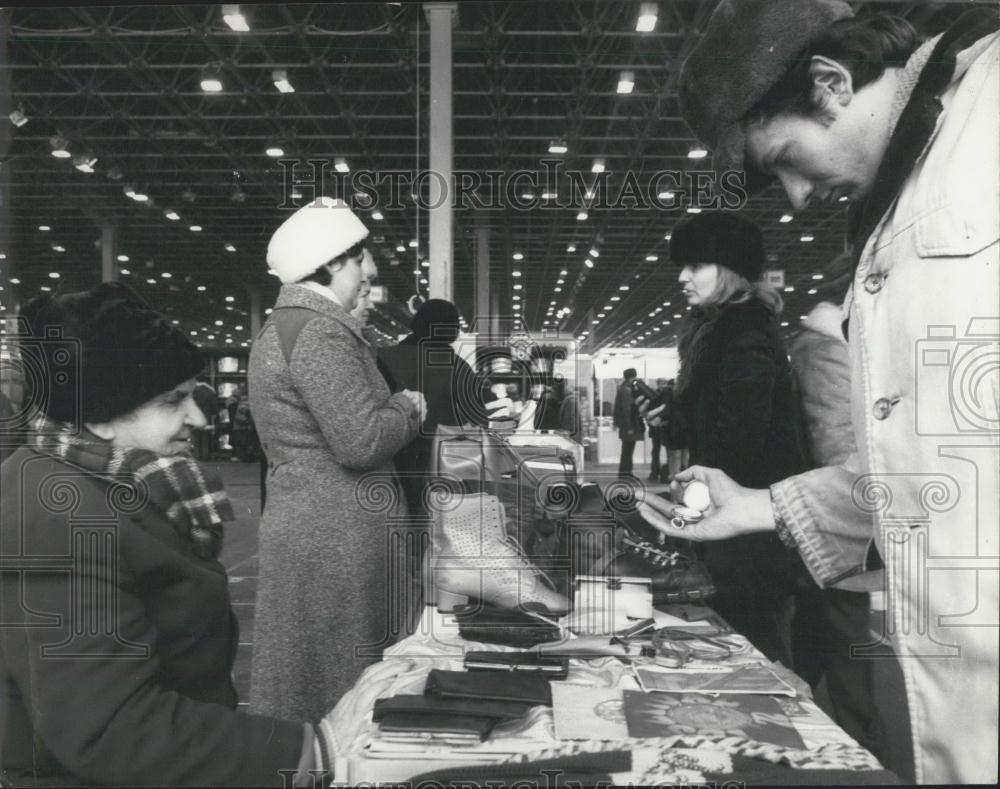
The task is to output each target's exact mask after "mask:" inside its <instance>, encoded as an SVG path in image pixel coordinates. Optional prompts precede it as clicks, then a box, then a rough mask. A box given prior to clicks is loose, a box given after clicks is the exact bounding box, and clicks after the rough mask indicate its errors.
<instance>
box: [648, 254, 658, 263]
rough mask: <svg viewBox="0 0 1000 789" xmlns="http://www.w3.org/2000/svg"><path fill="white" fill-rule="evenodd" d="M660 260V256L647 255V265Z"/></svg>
mask: <svg viewBox="0 0 1000 789" xmlns="http://www.w3.org/2000/svg"><path fill="white" fill-rule="evenodd" d="M659 259H660V257H659V255H646V262H647V263H655V262H656V261H657V260H659Z"/></svg>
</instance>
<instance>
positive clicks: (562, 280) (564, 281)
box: [556, 279, 566, 285]
mask: <svg viewBox="0 0 1000 789" xmlns="http://www.w3.org/2000/svg"><path fill="white" fill-rule="evenodd" d="M565 284H566V280H564V279H557V280H556V285H565Z"/></svg>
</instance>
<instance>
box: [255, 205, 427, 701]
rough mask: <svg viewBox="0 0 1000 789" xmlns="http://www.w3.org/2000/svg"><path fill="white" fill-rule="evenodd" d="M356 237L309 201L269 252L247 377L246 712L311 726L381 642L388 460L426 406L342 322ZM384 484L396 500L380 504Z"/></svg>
mask: <svg viewBox="0 0 1000 789" xmlns="http://www.w3.org/2000/svg"><path fill="white" fill-rule="evenodd" d="M367 235H368V230H367V229H366V228H365V226H364V225H363V224H362V223H361V221H360V220H359V219H358V218H357V217H356V216H355V215H354V213H353V212H352V211H351V210H350V209H349V208H348V207H347V206H346V205H345V204H344V203H343V202H340V201H334V200H330V199H329V198H321V199H319V200H316V201H314V202H313V203H311V204H310V205H308V206H306V207H304V208H301V209H299V210H298V211H296V212H295V213H294V214H293V215H292V216H291V217H289V218H288V219H287V220H286V221H285V222H284V223H283V224H282V225H281V227H279V228H278V229H277V230H276V231H275V233H274V235H273V236H272V237H271V241H270V244H269V245H268V253H267V261H268V264H269V265H270V267H271V269H272V271H273V272H274V273H275V274H277V276H278V278H279V279H280V280H281V282H282V288H281V292H280V293H279V295H278V301H277V303H276V304H275V307H274V310H273V312H272V313H271V316H270V317H269V318H268V320H267V323H266V324H265V325H264V328H263V329H262V330H261V332H260V335H259V336H258V337H257V339H256V341H255V342H254V344H253V349H252V350H251V352H250V366H249V380H250V401H251V407H252V408H253V413H254V416H255V418H256V421H257V429H258V431H259V432H260V437H261V441H262V444H263V447H264V451H265V453H266V455H267V459H268V464H269V474H268V477H267V506H266V507H265V509H264V514H263V517H262V519H261V525H260V580H259V588H258V592H257V607H256V616H255V627H254V648H253V669H252V677H251V693H250V706H251V709H253V710H254V711H260V712H267V713H270V714H278V715H282V716H288V717H305V718H311V717H316V716H318V715H320V714H322V713H323V712H324V711H328V710H330V709H331V708H332V707H333V705H334V704H335V703H336V701H337V700H338V699H339V698H340V696H341V695H342V694H343V693H344V692H345V691H346V690H348V689H349V688H350V687H351V685H352V684H353V683H354V681H355V680H356V679H357V678H358V675H359V674H360V673H361V671H362V670H363V669H364V668H365V666H367V665H369V664H370V663H372V662H374V661H375V660H377V659H378V657H379V656H380V654H381V650H382V647H383V646H384V645H386V644H388V643H391V639H392V634H391V633H390V628H389V611H390V607H391V606H392V601H391V600H390V599H389V598H388V592H387V590H388V586H389V585H388V578H387V573H388V572H389V567H390V564H389V557H388V545H389V540H388V537H389V535H388V524H389V522H390V520H391V519H392V518H394V517H395V516H396V515H397V512H399V513H405V509H403V508H404V506H405V505H404V504H403V502H402V494H401V493H400V492H399V490H398V487H397V483H396V481H395V474H394V468H393V464H392V457H393V455H395V453H396V452H398V451H399V450H400V449H401V448H402V447H403V446H405V445H406V444H408V443H409V442H410V441H412V440H413V438H414V436H416V435H417V428H418V425H419V423H420V420H421V418H422V414H423V413H424V411H425V403H424V398H423V396H422V395H420V394H419V393H416V392H412V391H409V390H404V391H402V392H398V393H396V394H392V393H391V392H390V391H389V387H388V386H387V385H386V383H385V380H384V379H383V378H382V375H381V373H380V372H379V370H378V366H377V364H376V360H375V353H374V351H373V349H372V347H371V345H370V344H369V342H368V341H367V340H366V339H365V337H364V335H363V333H362V327H361V324H360V323H359V322H358V321H357V320H356V319H355V318H353V317H352V316H351V315H350V312H351V310H353V309H354V308H355V307H356V306H357V301H358V294H359V288H360V285H361V279H362V271H361V259H362V254H363V242H364V240H365V238H366V237H367ZM386 486H388V488H389V489H390V490H395V494H392V495H388V496H384V497H382V496H381V492H383V491H384V490H385V489H386ZM373 491H376V492H373ZM380 501H389V502H391V507H390V510H389V511H386V510H385V508H381V507H380V506H379V502H380Z"/></svg>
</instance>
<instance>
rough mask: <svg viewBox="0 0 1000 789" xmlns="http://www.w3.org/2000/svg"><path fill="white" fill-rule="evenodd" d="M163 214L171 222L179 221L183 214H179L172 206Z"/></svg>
mask: <svg viewBox="0 0 1000 789" xmlns="http://www.w3.org/2000/svg"><path fill="white" fill-rule="evenodd" d="M163 215H164V216H165V217H166V218H167V219H169V220H170V221H171V222H177V221H178V220H179V219H180V218H181V215H180V214H178V213H177V212H176V211H174V210H173V209H172V208H168V209H167V210H166V211H164V212H163Z"/></svg>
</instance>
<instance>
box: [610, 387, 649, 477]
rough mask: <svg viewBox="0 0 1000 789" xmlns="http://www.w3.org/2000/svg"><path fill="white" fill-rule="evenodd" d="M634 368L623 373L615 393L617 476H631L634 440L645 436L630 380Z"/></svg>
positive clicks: (614, 422)
mask: <svg viewBox="0 0 1000 789" xmlns="http://www.w3.org/2000/svg"><path fill="white" fill-rule="evenodd" d="M636 375H637V373H636V371H635V368H633V367H630V368H628V369H627V370H626V371H625V373H624V379H623V380H622V382H621V383H620V384H619V385H618V391H617V392H616V393H615V405H614V421H613V424H614V426H615V427H616V428H617V429H618V438H620V439H621V442H622V452H621V458H620V459H619V461H618V476H620V477H631V476H632V455H633V453H634V452H635V442H636V441H641V440H642V439H643V437H644V436H645V432H646V431H645V426H644V424H643V421H642V417H640V416H639V408H638V406H637V405H636V404H635V395H634V394H633V393H632V381H634V380H635V378H636Z"/></svg>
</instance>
